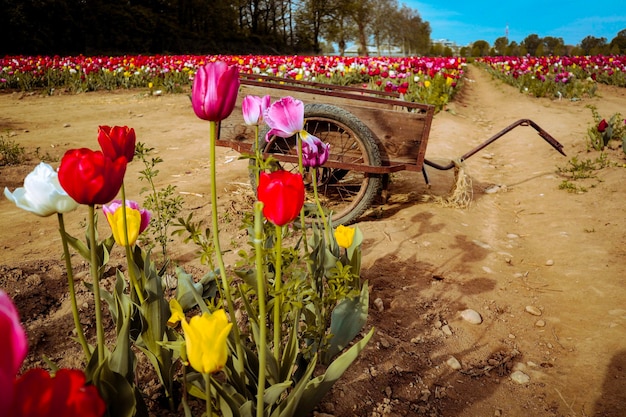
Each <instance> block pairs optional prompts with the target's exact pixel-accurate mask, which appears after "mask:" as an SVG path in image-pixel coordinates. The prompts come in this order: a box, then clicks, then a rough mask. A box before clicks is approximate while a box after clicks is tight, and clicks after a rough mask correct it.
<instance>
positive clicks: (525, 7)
mask: <svg viewBox="0 0 626 417" xmlns="http://www.w3.org/2000/svg"><path fill="white" fill-rule="evenodd" d="M399 3H400V4H406V5H407V6H408V7H411V8H412V9H417V11H418V12H419V14H420V16H421V17H422V20H425V21H428V22H429V23H430V28H431V30H432V32H431V35H430V37H431V39H433V40H437V39H448V40H451V41H453V42H456V43H457V44H458V45H467V44H469V43H472V42H474V41H476V40H479V39H482V40H485V41H487V42H489V44H490V45H493V43H494V41H495V40H496V39H497V38H499V37H500V36H505V33H506V32H505V31H506V27H507V25H508V28H509V41H516V42H518V43H519V42H521V41H522V40H524V38H525V37H526V36H528V35H530V34H533V33H534V34H537V35H539V37H541V38H543V37H546V36H553V37H556V38H563V40H564V41H565V44H566V45H577V44H579V43H580V41H581V40H582V39H583V38H584V37H585V36H587V35H591V36H595V37H597V38H601V37H604V38H606V39H607V42H611V39H613V38H614V37H615V35H617V32H619V31H620V30H622V29H626V8H624V7H620V6H618V3H619V2H617V1H615V0H611V1H604V0H595V1H589V0H587V1H558V0H544V1H541V2H523V1H507V0H500V1H493V0H487V1H481V2H470V1H467V0H466V1H454V0H447V1H424V0H420V1H417V0H399Z"/></svg>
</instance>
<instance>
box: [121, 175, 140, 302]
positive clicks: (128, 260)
mask: <svg viewBox="0 0 626 417" xmlns="http://www.w3.org/2000/svg"><path fill="white" fill-rule="evenodd" d="M122 224H123V226H124V242H126V245H124V249H125V250H126V264H127V265H128V278H129V280H130V283H131V285H132V286H133V287H134V288H135V292H136V293H137V298H139V302H140V303H141V304H143V303H144V301H145V299H144V298H143V290H142V289H141V287H140V286H139V282H138V281H137V276H136V275H135V265H134V261H133V252H132V250H131V247H130V245H129V242H128V220H127V218H126V188H125V187H124V183H122Z"/></svg>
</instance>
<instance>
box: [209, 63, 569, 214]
mask: <svg viewBox="0 0 626 417" xmlns="http://www.w3.org/2000/svg"><path fill="white" fill-rule="evenodd" d="M241 84H242V87H241V90H240V94H241V95H242V96H246V95H257V96H264V95H270V96H272V99H273V100H274V99H278V98H280V97H284V96H287V95H289V96H292V97H294V98H297V99H300V100H302V101H303V102H304V103H306V104H305V110H304V116H305V130H306V131H307V132H309V133H311V134H313V135H315V136H317V137H318V138H320V139H321V140H322V141H323V142H326V143H329V144H330V156H329V158H328V161H327V162H326V163H325V164H324V166H323V167H322V168H319V169H318V192H319V196H320V198H321V199H322V200H323V201H322V204H323V205H324V207H326V208H328V209H329V210H330V211H332V218H333V223H334V224H346V223H350V222H352V221H354V220H355V219H357V218H358V217H359V216H360V215H361V214H363V212H364V211H365V210H366V209H368V208H369V207H370V205H371V204H372V201H373V200H374V198H376V196H377V195H379V194H380V192H381V190H382V189H383V184H384V183H386V181H384V179H385V178H386V177H387V176H388V174H391V173H393V172H398V171H405V170H406V171H416V172H422V173H423V175H424V179H425V181H426V182H428V176H427V175H426V170H425V166H430V167H433V168H435V169H439V170H448V169H451V168H453V167H454V166H455V164H454V162H452V161H451V162H450V163H449V164H448V165H439V164H436V163H434V162H431V161H429V160H428V159H426V158H425V153H426V146H427V143H428V136H429V133H430V128H431V124H432V121H433V116H434V114H435V108H434V107H433V106H431V105H427V104H421V103H411V102H407V101H404V100H402V99H400V97H399V94H397V93H392V92H384V91H375V90H369V89H364V88H358V87H350V86H338V85H329V84H322V83H313V82H304V81H295V80H285V79H283V78H275V77H267V76H257V75H249V74H242V75H241ZM238 110H239V111H238ZM241 114H242V113H241V111H240V109H235V111H234V112H233V115H232V116H231V117H229V118H228V119H227V120H225V121H223V122H222V123H221V125H220V136H219V139H218V140H217V145H218V146H227V147H230V148H232V149H234V150H236V151H238V152H240V153H250V154H252V153H254V152H255V150H254V143H255V131H254V129H253V128H252V127H250V126H246V125H245V124H244V123H243V118H242V116H241ZM517 126H530V127H532V128H534V129H535V130H536V131H537V133H538V134H539V136H541V137H542V138H543V139H544V140H545V141H546V142H548V143H549V144H550V145H551V146H552V147H553V148H554V149H556V150H557V151H558V152H560V153H561V154H563V155H565V153H564V152H563V146H562V145H561V144H560V143H559V142H558V141H557V140H556V139H554V138H553V137H552V136H551V135H549V134H548V133H547V132H546V131H545V130H543V129H542V128H540V127H539V126H538V125H537V124H536V123H534V122H533V121H532V120H528V119H522V120H518V121H517V122H515V123H513V124H511V125H509V126H507V127H506V128H505V129H503V130H502V131H500V132H499V133H497V134H496V135H494V136H492V137H491V138H489V139H488V140H486V141H485V142H483V143H482V144H481V145H479V146H477V147H476V148H474V149H472V150H470V151H469V152H467V153H466V154H464V155H463V156H461V157H460V158H457V160H459V159H460V160H465V159H467V158H469V157H471V156H472V155H474V154H475V153H477V152H479V151H480V150H482V149H484V148H485V147H486V146H488V145H489V144H491V143H493V142H494V141H495V140H497V139H498V138H500V137H502V136H503V135H505V134H506V133H508V132H510V131H511V130H512V129H514V128H515V127H517ZM264 136H265V132H261V134H260V137H261V138H263V137H264ZM261 143H263V146H264V149H263V152H264V153H265V154H266V155H270V154H271V155H272V156H273V158H275V159H276V160H277V161H279V163H280V164H281V167H282V168H283V169H288V170H297V163H298V157H297V153H296V150H297V147H296V138H295V136H294V137H291V138H280V137H272V138H270V140H269V141H268V142H267V143H266V142H263V141H262V142H261ZM305 181H306V178H305ZM385 185H386V184H385Z"/></svg>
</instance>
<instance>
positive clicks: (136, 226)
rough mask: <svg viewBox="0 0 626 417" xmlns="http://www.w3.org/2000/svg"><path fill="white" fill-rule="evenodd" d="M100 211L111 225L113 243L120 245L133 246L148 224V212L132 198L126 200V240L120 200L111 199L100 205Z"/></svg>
mask: <svg viewBox="0 0 626 417" xmlns="http://www.w3.org/2000/svg"><path fill="white" fill-rule="evenodd" d="M102 211H103V212H104V215H105V217H106V219H107V221H108V222H109V226H111V231H112V232H113V238H114V239H115V243H117V244H118V245H120V246H133V245H134V244H135V242H136V241H137V238H138V237H139V235H140V234H141V233H142V232H143V231H144V230H146V228H147V227H148V224H150V212H149V211H148V210H146V209H142V208H139V204H138V203H137V202H135V201H132V200H126V223H127V227H128V229H127V232H128V233H127V234H128V241H129V242H130V243H128V244H127V243H126V239H125V237H124V219H123V212H122V200H113V201H112V202H111V203H110V204H107V205H104V206H102Z"/></svg>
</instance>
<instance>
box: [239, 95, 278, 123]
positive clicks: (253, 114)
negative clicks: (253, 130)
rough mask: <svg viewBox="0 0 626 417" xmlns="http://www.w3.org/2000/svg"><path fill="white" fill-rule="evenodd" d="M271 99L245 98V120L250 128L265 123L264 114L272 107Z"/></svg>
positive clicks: (242, 105) (242, 103) (242, 109)
mask: <svg viewBox="0 0 626 417" xmlns="http://www.w3.org/2000/svg"><path fill="white" fill-rule="evenodd" d="M270 103H271V97H270V96H264V97H258V96H245V97H244V99H243V101H242V102H241V111H242V113H243V120H244V122H246V124H247V125H249V126H258V125H260V124H261V123H263V114H264V113H265V111H266V110H267V109H268V108H269V107H270Z"/></svg>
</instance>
